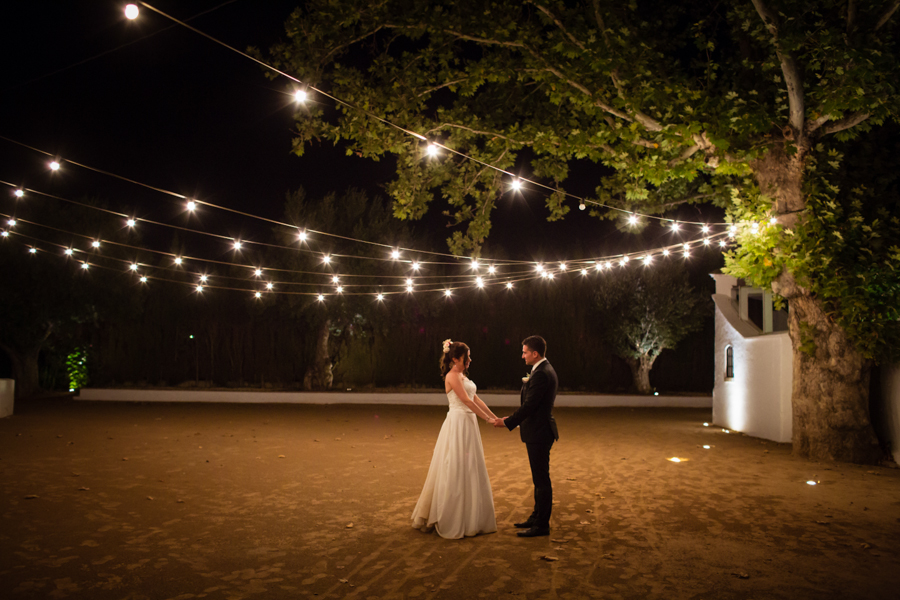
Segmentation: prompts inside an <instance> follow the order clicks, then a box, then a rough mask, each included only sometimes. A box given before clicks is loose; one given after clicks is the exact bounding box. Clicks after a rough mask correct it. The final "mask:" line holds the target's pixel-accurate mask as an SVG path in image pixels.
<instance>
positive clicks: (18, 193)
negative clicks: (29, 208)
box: [13, 190, 25, 198]
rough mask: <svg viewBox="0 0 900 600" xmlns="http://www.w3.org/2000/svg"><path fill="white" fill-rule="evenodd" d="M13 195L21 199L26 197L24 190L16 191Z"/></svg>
mask: <svg viewBox="0 0 900 600" xmlns="http://www.w3.org/2000/svg"><path fill="white" fill-rule="evenodd" d="M13 195H14V196H15V197H16V198H21V197H22V196H24V195H25V192H24V191H22V190H16V191H14V192H13Z"/></svg>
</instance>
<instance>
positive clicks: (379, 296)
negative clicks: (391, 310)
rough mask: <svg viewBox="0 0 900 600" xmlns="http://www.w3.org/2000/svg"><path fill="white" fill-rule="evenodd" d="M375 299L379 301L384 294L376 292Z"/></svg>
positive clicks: (382, 298)
mask: <svg viewBox="0 0 900 600" xmlns="http://www.w3.org/2000/svg"><path fill="white" fill-rule="evenodd" d="M375 299H376V300H378V301H379V302H381V301H382V300H384V294H378V295H377V296H375Z"/></svg>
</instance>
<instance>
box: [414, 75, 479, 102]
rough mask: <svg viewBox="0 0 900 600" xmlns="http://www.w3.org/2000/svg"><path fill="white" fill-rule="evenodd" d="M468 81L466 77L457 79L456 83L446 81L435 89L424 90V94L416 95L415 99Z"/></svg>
mask: <svg viewBox="0 0 900 600" xmlns="http://www.w3.org/2000/svg"><path fill="white" fill-rule="evenodd" d="M468 79H469V78H468V77H463V78H462V79H457V80H456V81H448V82H447V83H442V84H441V85H439V86H437V87H433V88H431V89H429V90H425V91H424V92H421V93H419V94H416V98H421V97H422V96H424V95H425V94H430V93H432V92H436V91H438V90H441V89H444V88H445V87H449V86H451V85H456V84H457V83H462V82H463V81H467V80H468Z"/></svg>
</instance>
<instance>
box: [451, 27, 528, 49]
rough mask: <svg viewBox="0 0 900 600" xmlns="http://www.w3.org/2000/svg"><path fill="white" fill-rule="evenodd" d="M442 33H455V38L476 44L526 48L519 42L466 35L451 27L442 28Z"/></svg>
mask: <svg viewBox="0 0 900 600" xmlns="http://www.w3.org/2000/svg"><path fill="white" fill-rule="evenodd" d="M441 31H443V32H444V33H449V34H451V35H455V36H456V37H457V38H459V39H461V40H467V41H469V42H476V43H478V44H490V45H494V46H507V47H509V48H527V46H526V45H525V44H522V43H520V42H504V41H502V40H492V39H490V38H479V37H475V36H474V35H466V34H465V33H461V32H459V31H453V30H452V29H442V30H441Z"/></svg>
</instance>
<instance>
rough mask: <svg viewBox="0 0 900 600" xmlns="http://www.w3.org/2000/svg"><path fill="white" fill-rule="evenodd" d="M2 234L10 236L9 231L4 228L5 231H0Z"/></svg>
mask: <svg viewBox="0 0 900 600" xmlns="http://www.w3.org/2000/svg"><path fill="white" fill-rule="evenodd" d="M0 236H2V237H9V232H8V231H6V230H5V229H4V230H3V231H0Z"/></svg>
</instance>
